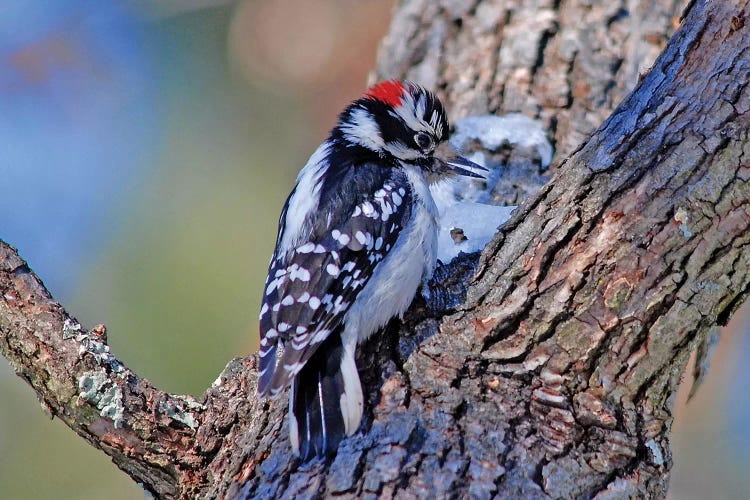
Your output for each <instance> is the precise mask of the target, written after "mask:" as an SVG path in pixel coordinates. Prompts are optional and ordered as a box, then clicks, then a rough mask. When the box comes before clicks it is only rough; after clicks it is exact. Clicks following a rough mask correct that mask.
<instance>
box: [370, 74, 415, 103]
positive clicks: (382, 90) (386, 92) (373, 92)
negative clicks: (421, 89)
mask: <svg viewBox="0 0 750 500" xmlns="http://www.w3.org/2000/svg"><path fill="white" fill-rule="evenodd" d="M404 91H405V88H404V84H403V83H401V82H399V81H398V80H388V81H386V82H380V83H376V84H375V85H373V86H372V87H370V88H369V89H368V90H367V92H365V97H369V98H370V99H375V100H376V101H380V102H383V103H385V104H389V105H391V106H393V107H396V106H398V105H400V104H401V98H402V97H403V95H404Z"/></svg>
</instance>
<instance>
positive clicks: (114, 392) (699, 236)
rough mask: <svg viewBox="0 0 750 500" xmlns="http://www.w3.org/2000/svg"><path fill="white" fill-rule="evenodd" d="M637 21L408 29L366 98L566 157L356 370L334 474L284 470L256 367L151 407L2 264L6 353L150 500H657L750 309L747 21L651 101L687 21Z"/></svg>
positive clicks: (461, 21) (566, 17) (676, 58)
mask: <svg viewBox="0 0 750 500" xmlns="http://www.w3.org/2000/svg"><path fill="white" fill-rule="evenodd" d="M626 7H627V6H626V5H625V4H617V5H615V6H599V5H598V3H595V4H594V5H590V6H586V5H578V4H568V3H565V2H562V3H560V4H559V5H558V4H557V3H554V4H553V3H552V2H549V3H546V2H539V3H538V5H531V6H529V5H526V4H525V3H524V5H523V6H517V7H516V8H514V9H511V8H510V7H504V6H502V5H499V4H497V5H496V3H495V2H490V1H486V2H478V3H468V2H461V1H454V2H448V1H446V2H443V3H442V4H438V3H437V2H435V3H433V2H430V1H428V0H405V1H404V2H403V3H402V4H401V5H400V6H399V7H398V8H397V10H396V12H395V17H394V22H393V25H392V29H391V35H389V36H388V37H387V38H386V40H385V42H384V44H383V47H382V50H381V54H380V58H379V64H378V69H377V75H378V77H379V78H380V77H410V78H413V79H416V80H419V81H420V82H422V83H425V84H427V85H428V86H433V87H435V88H438V89H440V91H441V93H442V95H443V97H444V98H445V99H446V101H447V103H448V105H449V109H450V110H451V112H452V116H453V117H454V119H455V117H458V116H464V115H466V114H469V113H472V114H475V113H486V112H507V111H523V112H525V113H528V114H531V115H533V116H537V117H539V118H541V119H542V120H544V121H545V122H546V123H547V124H549V125H550V127H551V130H552V131H553V132H554V137H555V141H556V145H557V148H558V152H561V151H562V152H563V155H564V156H567V155H568V154H571V153H572V155H571V156H570V157H569V158H568V159H567V160H565V161H563V162H562V164H561V166H560V167H559V168H558V169H557V171H556V174H555V176H554V178H553V179H552V181H551V182H549V183H548V184H547V185H546V186H545V187H544V188H543V189H542V190H541V192H540V193H539V194H538V195H535V196H534V197H532V198H531V199H530V200H528V201H527V202H526V203H525V204H524V205H523V206H522V207H521V208H520V209H519V210H517V212H516V213H515V214H514V217H513V218H512V219H511V221H510V222H508V223H507V224H506V225H505V226H504V227H503V228H502V229H501V230H500V232H499V233H498V234H497V236H496V237H495V239H494V240H493V241H492V243H491V244H490V245H489V246H488V248H486V249H485V251H484V252H483V254H482V256H481V259H479V260H478V261H477V259H476V257H471V256H469V257H463V258H461V259H459V260H458V262H455V261H454V264H452V265H451V266H449V267H447V268H441V269H439V270H438V271H437V273H436V274H437V275H438V276H439V277H440V278H441V279H442V281H443V283H442V287H443V288H444V289H448V293H449V294H452V296H451V297H449V299H451V300H441V301H440V304H432V303H431V304H426V303H424V302H423V301H421V300H417V301H416V302H415V304H413V306H412V308H411V309H410V311H409V312H408V314H407V317H406V318H405V319H404V321H403V322H396V321H394V322H392V323H391V325H389V327H388V328H387V329H386V330H385V331H384V332H383V334H382V335H378V336H376V337H377V338H376V339H374V340H372V341H371V342H369V343H367V344H366V345H365V346H363V347H362V348H361V349H360V352H359V358H360V359H359V362H358V365H359V366H361V367H365V368H364V369H363V370H361V371H362V379H363V384H364V388H365V394H366V412H365V419H364V422H363V425H362V427H361V428H360V432H359V433H357V434H356V435H355V436H353V437H352V438H350V439H347V440H345V441H344V442H343V443H342V446H341V448H340V449H339V452H338V454H337V456H336V457H335V459H334V460H333V461H332V462H312V463H308V464H303V465H300V464H299V463H297V462H296V461H295V460H294V459H293V458H292V457H291V455H290V447H289V441H288V439H287V429H286V419H285V413H286V403H285V402H284V400H283V399H282V400H280V401H274V402H271V403H269V402H267V401H259V400H258V399H257V398H256V396H255V391H256V377H257V372H256V360H255V358H254V357H250V358H247V359H244V360H242V359H237V360H234V361H232V362H230V364H229V365H228V366H227V368H226V369H225V371H224V372H223V373H222V375H221V377H220V378H219V379H218V380H217V382H216V383H215V384H214V385H213V386H212V387H211V388H210V389H208V390H207V392H206V394H205V395H204V396H203V398H202V399H201V401H195V400H193V399H192V398H189V397H184V396H176V395H169V394H166V393H164V392H161V391H159V390H157V389H155V388H154V387H152V386H151V384H150V383H149V382H148V381H146V380H144V379H142V378H139V377H137V376H136V375H135V374H134V373H133V372H131V371H130V370H128V369H127V368H126V367H124V366H123V365H122V364H121V363H120V362H119V361H117V359H116V358H115V357H114V356H113V355H112V354H111V353H110V352H109V350H108V347H107V346H106V334H105V330H104V329H103V327H97V328H95V329H93V330H90V331H87V330H85V329H83V328H81V327H80V325H78V323H77V322H76V321H75V320H73V319H71V318H70V317H69V316H68V314H67V313H66V312H65V311H64V310H63V309H62V308H61V307H60V306H59V305H58V304H57V303H55V302H54V300H53V299H52V297H50V295H49V294H48V293H47V291H46V290H45V289H44V287H43V285H42V283H41V281H40V280H39V279H38V278H37V277H36V276H35V275H34V274H33V273H32V272H31V271H30V270H29V269H28V267H27V266H26V264H25V262H23V260H21V258H20V257H18V255H17V253H16V252H15V250H14V249H13V248H12V247H10V246H8V245H6V244H4V243H2V242H0V291H1V292H2V293H0V352H2V353H3V355H5V356H6V357H7V358H8V359H9V360H10V361H11V363H12V364H13V366H14V367H15V368H16V370H17V373H18V374H19V375H20V376H21V377H23V378H25V379H26V380H27V381H28V382H29V384H31V385H32V387H33V388H34V389H35V390H36V391H37V393H38V394H39V397H40V399H41V400H42V401H43V403H44V405H45V406H46V407H47V408H48V409H49V411H50V412H51V413H52V414H54V415H56V416H58V417H59V418H61V419H63V420H64V421H65V422H66V423H67V424H68V425H69V426H70V427H71V428H72V429H73V430H75V431H76V432H77V433H78V434H80V435H81V436H82V437H84V438H85V439H87V440H88V441H89V442H90V443H91V444H92V445H94V446H96V447H98V448H100V449H102V450H104V451H105V452H106V453H107V454H109V455H110V456H112V458H113V460H114V461H115V463H116V464H117V465H118V466H119V467H120V468H122V469H123V470H124V471H125V472H127V473H128V474H130V475H131V476H132V477H133V478H134V479H135V480H137V481H138V482H140V483H142V484H143V485H144V487H145V488H147V489H148V490H150V491H152V492H154V493H155V494H156V495H157V496H160V497H165V498H173V497H193V496H205V497H209V498H215V497H223V496H228V497H239V498H247V497H264V498H265V497H281V496H282V495H283V496H289V497H291V496H292V495H301V496H303V497H313V496H317V495H341V496H345V497H346V496H357V497H359V496H383V497H391V496H393V495H395V494H398V495H399V496H400V497H426V496H435V497H447V496H450V497H464V496H472V497H479V498H484V497H490V496H493V495H499V496H501V497H524V498H527V497H532V498H534V497H554V498H570V497H590V496H599V497H600V498H608V497H618V498H619V497H626V496H647V497H662V496H664V494H665V492H666V489H667V484H668V477H669V468H670V465H671V456H670V452H669V442H668V437H669V429H670V425H671V421H672V417H671V409H672V404H673V399H674V395H675V393H676V390H677V385H678V383H679V379H680V375H681V374H682V372H683V371H684V368H685V364H686V362H687V359H688V357H689V355H690V352H691V350H693V349H694V348H695V346H696V344H697V342H698V341H699V340H700V339H701V337H702V336H703V335H705V333H706V332H707V331H708V329H709V328H711V327H712V326H713V325H715V324H717V323H718V324H725V323H726V321H727V320H728V318H729V317H730V315H731V313H732V312H733V311H734V310H735V309H736V308H737V307H738V306H739V305H740V304H741V303H742V301H743V300H744V297H745V296H746V295H747V292H748V290H749V289H750V274H749V273H748V269H749V267H750V266H748V264H749V263H750V231H748V229H750V162H749V161H748V158H750V137H749V132H748V129H749V127H748V125H749V124H750V113H749V108H750V90H748V83H749V81H750V29H749V28H748V26H746V25H745V20H746V18H747V17H748V15H750V7H748V4H747V3H746V2H710V3H706V2H697V3H694V4H692V5H691V6H690V7H689V11H688V13H687V14H686V19H685V21H684V23H683V25H682V27H681V28H680V29H679V30H678V31H677V33H676V34H675V35H674V36H673V37H672V38H671V39H670V41H669V43H668V44H666V48H665V49H664V52H663V53H662V54H661V56H660V57H659V59H658V60H657V61H656V63H655V65H654V67H653V69H652V70H651V71H650V72H649V73H648V74H647V75H645V76H644V77H643V78H642V79H641V81H640V82H639V83H637V79H638V73H639V69H638V68H639V67H640V64H641V61H642V56H643V54H644V53H646V52H648V51H649V50H652V49H653V48H655V47H660V46H661V45H662V42H663V41H664V40H666V37H665V36H664V35H665V33H666V32H667V30H669V29H670V27H671V23H672V19H673V12H674V9H675V7H676V6H675V5H674V4H673V3H669V2H663V5H650V6H649V7H646V8H645V10H639V9H641V8H640V7H638V8H636V9H634V10H627V8H626ZM638 26H640V30H641V31H640V32H639V31H637V30H636V27H638ZM529 40H531V41H529ZM644 40H645V45H644ZM652 45H653V47H652ZM646 49H648V50H646ZM636 83H637V85H636ZM633 86H634V87H635V88H634V90H633V91H632V93H631V94H630V95H629V96H628V97H627V98H625V100H624V101H623V102H622V104H621V105H620V106H619V107H618V108H617V109H616V110H615V111H614V112H613V113H612V114H611V115H610V116H609V118H607V120H606V121H605V122H604V123H603V124H602V125H601V126H600V127H599V129H597V130H596V131H595V132H594V133H593V135H591V137H590V138H589V139H588V140H587V141H586V142H585V143H584V144H583V145H581V146H580V147H578V148H577V149H576V150H575V151H573V150H574V149H575V146H576V144H578V142H579V140H581V139H582V138H584V137H585V136H586V135H587V134H589V133H591V131H592V129H593V128H594V126H595V124H596V123H597V122H599V121H601V120H602V119H603V118H604V116H605V115H606V114H608V111H607V110H609V109H611V106H613V105H614V103H615V102H617V101H618V100H619V99H620V98H621V97H622V96H624V95H626V94H628V92H629V91H630V90H631V87H633ZM456 303H457V304H458V305H457V306H452V308H447V306H446V305H445V304H449V305H451V304H456ZM441 304H442V305H441Z"/></svg>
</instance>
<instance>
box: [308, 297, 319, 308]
mask: <svg viewBox="0 0 750 500" xmlns="http://www.w3.org/2000/svg"><path fill="white" fill-rule="evenodd" d="M308 305H309V306H310V309H313V310H315V309H317V308H319V307H320V299H319V298H317V297H310V301H309V303H308Z"/></svg>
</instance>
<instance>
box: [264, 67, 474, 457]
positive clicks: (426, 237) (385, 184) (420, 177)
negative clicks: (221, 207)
mask: <svg viewBox="0 0 750 500" xmlns="http://www.w3.org/2000/svg"><path fill="white" fill-rule="evenodd" d="M447 137H448V121H447V118H446V115H445V111H444V109H443V106H442V105H441V103H440V101H439V100H438V99H437V98H436V97H435V96H434V95H433V94H432V93H430V92H428V91H427V90H425V89H423V88H422V87H420V86H418V85H415V84H413V83H408V82H407V83H401V82H397V81H389V82H384V83H381V84H379V85H376V86H374V87H372V88H371V89H370V90H369V91H368V93H366V94H365V95H364V96H363V97H362V98H360V99H358V100H357V101H355V102H354V103H352V104H351V105H350V106H349V107H347V108H346V110H344V112H343V113H342V114H341V115H340V117H339V122H338V125H337V126H336V127H335V128H334V129H333V131H332V132H331V135H330V137H329V138H328V140H326V142H324V143H323V144H322V145H321V146H320V147H319V148H318V149H317V150H316V151H315V153H313V155H312V156H311V157H310V160H309V161H308V162H307V164H306V165H305V167H304V168H303V169H302V171H301V172H300V174H299V176H298V177H297V184H296V186H295V188H294V190H293V191H292V193H291V194H290V195H289V198H288V199H287V201H286V204H285V205H284V209H283V211H282V213H281V217H280V221H279V233H278V237H277V241H276V250H275V252H274V255H273V258H272V260H271V264H270V268H269V272H268V278H267V280H266V286H265V290H264V294H263V303H262V307H261V311H260V333H261V345H260V378H259V382H258V392H259V394H260V395H261V396H267V395H271V396H275V395H277V394H280V393H281V392H283V391H284V390H285V389H286V387H288V386H290V385H291V393H290V396H289V432H290V440H291V443H292V448H293V450H294V452H295V453H297V454H298V455H301V457H302V458H303V459H308V458H310V457H313V456H324V455H330V454H331V453H332V452H334V451H335V450H336V449H337V447H338V444H339V442H340V441H341V439H343V438H344V436H345V435H351V434H353V433H354V432H355V431H356V430H357V427H358V426H359V423H360V420H361V417H362V410H363V396H362V388H361V385H360V381H359V375H358V373H357V367H356V365H355V361H354V358H355V350H356V346H357V343H358V342H361V341H363V340H364V339H366V338H367V337H369V336H370V335H371V334H372V333H374V332H375V331H377V330H378V329H380V328H381V327H383V326H384V325H385V324H386V323H387V322H388V321H389V320H390V319H391V318H392V317H394V316H399V315H402V314H403V313H404V311H405V310H406V308H407V307H408V306H409V304H410V303H411V301H412V299H413V298H414V295H415V293H416V291H417V289H418V287H419V285H420V284H421V283H423V282H424V281H426V280H427V279H429V278H430V276H431V274H432V270H433V268H434V265H435V259H436V247H437V227H438V226H437V217H438V212H437V208H436V207H435V203H434V202H433V200H432V196H431V194H430V190H429V186H428V179H429V181H430V182H431V181H435V180H437V179H439V178H443V177H445V176H446V175H450V174H456V173H458V174H463V175H474V176H476V174H474V173H472V172H471V171H470V170H466V168H465V167H468V168H471V167H476V166H475V165H473V164H471V163H469V162H466V160H463V159H460V158H458V159H456V161H453V162H445V161H443V160H440V159H438V158H436V157H434V156H433V154H434V151H435V148H436V146H437V145H438V144H440V143H441V142H443V141H445V140H446V139H447ZM280 346H283V351H282V352H281V353H280V355H277V354H278V353H277V351H278V350H279V347H280Z"/></svg>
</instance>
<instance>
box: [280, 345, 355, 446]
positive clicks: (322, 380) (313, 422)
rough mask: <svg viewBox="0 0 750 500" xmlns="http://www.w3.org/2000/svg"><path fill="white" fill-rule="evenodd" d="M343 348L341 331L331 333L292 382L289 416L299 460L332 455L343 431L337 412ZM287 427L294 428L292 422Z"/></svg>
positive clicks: (342, 422) (338, 411)
mask: <svg viewBox="0 0 750 500" xmlns="http://www.w3.org/2000/svg"><path fill="white" fill-rule="evenodd" d="M343 352H344V348H343V345H342V343H341V335H340V334H339V332H333V333H331V335H330V336H329V337H328V338H327V339H326V340H325V341H323V344H321V346H320V347H318V349H317V351H316V352H315V354H313V356H312V357H311V358H310V359H309V360H308V361H307V363H306V364H305V366H304V368H302V370H301V371H300V372H299V374H298V375H297V376H296V377H295V380H294V384H292V391H293V393H292V394H290V398H291V399H290V401H291V404H290V415H289V417H290V418H294V419H295V420H296V424H297V434H298V438H297V443H298V445H299V455H300V458H302V460H308V459H311V458H313V457H315V456H317V457H323V456H331V455H333V454H334V453H335V452H336V450H337V449H338V446H339V443H340V442H341V440H342V439H343V438H344V436H345V435H346V430H345V424H344V417H343V415H342V412H341V395H342V394H343V393H344V392H345V391H344V378H343V375H342V373H341V359H342V356H343ZM290 430H291V431H292V432H294V430H293V428H292V426H290ZM292 439H293V441H294V438H292Z"/></svg>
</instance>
